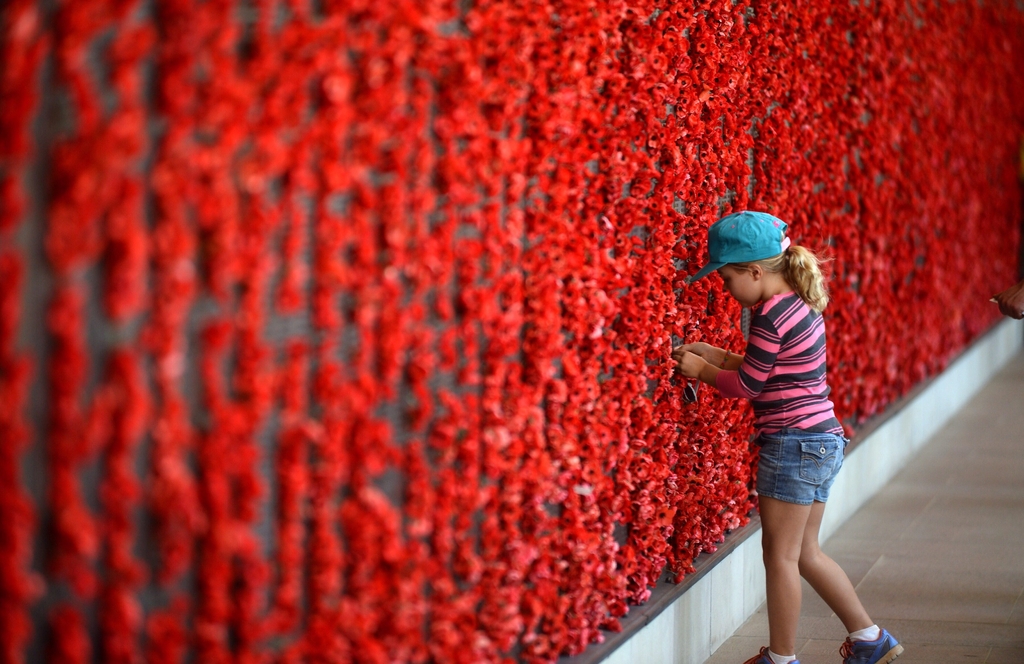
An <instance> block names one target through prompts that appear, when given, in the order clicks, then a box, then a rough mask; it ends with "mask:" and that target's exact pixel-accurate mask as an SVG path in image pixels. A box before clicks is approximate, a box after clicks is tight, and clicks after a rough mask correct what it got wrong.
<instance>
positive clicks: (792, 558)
mask: <svg viewBox="0 0 1024 664" xmlns="http://www.w3.org/2000/svg"><path fill="white" fill-rule="evenodd" d="M758 500H759V503H760V512H761V549H762V551H763V553H764V571H765V577H766V580H767V593H768V635H769V636H768V647H769V648H771V650H772V652H774V653H777V654H779V655H793V654H796V627H797V623H798V622H799V621H800V600H801V594H802V589H801V587H800V567H799V561H800V560H801V547H802V544H803V540H804V531H805V530H806V526H807V521H808V517H809V516H810V514H811V507H812V506H811V505H796V504H794V503H787V502H784V501H781V500H777V499H775V498H768V497H766V496H760V497H759V498H758ZM869 624H870V623H869Z"/></svg>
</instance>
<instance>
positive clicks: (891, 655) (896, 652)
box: [878, 643, 903, 664]
mask: <svg viewBox="0 0 1024 664" xmlns="http://www.w3.org/2000/svg"><path fill="white" fill-rule="evenodd" d="M902 654H903V646H901V645H900V644H898V643H897V644H896V646H895V647H894V648H893V649H892V650H890V651H889V652H887V653H885V657H883V658H882V659H880V660H878V664H889V662H891V661H893V660H894V659H896V658H897V657H899V656H900V655H902Z"/></svg>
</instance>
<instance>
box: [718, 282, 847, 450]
mask: <svg viewBox="0 0 1024 664" xmlns="http://www.w3.org/2000/svg"><path fill="white" fill-rule="evenodd" d="M752 313H753V316H752V317H751V321H750V336H749V340H748V341H747V352H746V357H745V358H744V359H743V364H741V365H740V367H739V369H737V370H736V371H720V372H719V373H718V378H717V379H716V381H715V387H717V388H718V391H719V392H720V393H721V394H722V396H724V397H729V398H741V397H742V398H747V399H750V400H751V404H752V405H753V407H754V417H755V420H754V426H755V428H756V429H757V431H758V433H774V432H776V431H779V430H780V429H802V430H804V431H814V432H825V431H827V432H830V433H837V434H840V435H842V433H843V427H842V425H841V424H839V420H837V419H836V417H835V413H834V411H833V405H832V402H831V401H830V400H829V398H828V395H829V391H830V389H829V386H828V383H827V382H826V380H825V323H824V321H823V319H822V317H821V314H820V313H818V312H816V311H814V310H813V309H811V308H810V307H809V306H807V303H806V302H804V301H803V300H802V299H800V296H798V295H797V294H796V293H783V294H781V295H775V296H774V297H771V298H769V299H768V300H766V301H765V302H762V303H761V304H760V305H759V306H758V307H755V309H754V310H753V312H752Z"/></svg>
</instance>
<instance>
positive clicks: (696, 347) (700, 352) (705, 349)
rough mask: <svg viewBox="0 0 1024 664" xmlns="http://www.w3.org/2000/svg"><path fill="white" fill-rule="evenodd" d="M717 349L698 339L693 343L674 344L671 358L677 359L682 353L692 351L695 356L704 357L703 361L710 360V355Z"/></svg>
mask: <svg viewBox="0 0 1024 664" xmlns="http://www.w3.org/2000/svg"><path fill="white" fill-rule="evenodd" d="M717 350H718V349H717V348H715V347H714V346H712V345H711V344H706V343H704V342H703V341H699V342H697V343H695V344H683V345H682V346H676V347H675V348H673V349H672V359H674V360H676V361H679V358H680V357H682V356H683V354H684V353H693V354H694V355H696V356H697V357H700V358H702V359H704V360H705V361H709V360H710V356H711V355H713V354H714V353H715V351H717Z"/></svg>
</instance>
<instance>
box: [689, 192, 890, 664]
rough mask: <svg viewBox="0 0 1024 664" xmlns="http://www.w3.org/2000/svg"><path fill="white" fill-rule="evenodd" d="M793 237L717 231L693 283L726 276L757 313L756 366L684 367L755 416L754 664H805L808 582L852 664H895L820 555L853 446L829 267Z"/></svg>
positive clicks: (696, 359) (765, 226)
mask: <svg viewBox="0 0 1024 664" xmlns="http://www.w3.org/2000/svg"><path fill="white" fill-rule="evenodd" d="M785 231H786V224H785V223H784V222H782V221H780V220H779V219H777V218H775V217H773V216H772V215H770V214H766V213H763V212H738V213H736V214H731V215H728V216H726V217H724V218H722V219H720V220H718V221H717V222H715V224H714V225H712V226H711V228H710V229H709V230H708V254H709V255H710V258H711V260H710V262H709V263H708V264H707V265H705V266H704V267H703V268H701V269H700V271H699V272H697V274H696V275H694V276H693V277H692V278H691V279H690V280H689V282H690V283H692V282H693V281H695V280H697V279H701V278H703V277H705V276H706V275H708V274H709V273H710V272H712V271H713V270H718V273H719V274H720V275H721V276H722V280H723V281H724V282H725V288H726V290H728V291H729V293H730V294H731V295H732V296H733V297H734V298H736V299H737V300H738V301H739V302H740V304H742V305H743V306H745V307H754V309H753V311H752V319H751V324H750V335H749V340H748V343H747V349H746V354H745V355H737V354H735V353H732V352H730V351H728V350H725V349H723V348H716V347H715V346H711V345H709V344H706V343H694V344H685V345H682V346H678V347H676V348H675V349H673V352H672V356H673V359H675V360H676V362H677V364H678V368H679V371H680V372H681V373H682V374H683V375H685V376H687V377H688V378H697V379H699V380H701V381H702V382H704V383H707V384H708V385H712V386H714V387H716V388H718V391H719V392H720V393H721V394H722V396H724V397H731V398H738V397H745V398H747V399H750V400H751V402H752V403H753V407H754V416H755V421H754V426H755V428H756V430H757V438H756V440H757V444H758V445H759V446H760V461H759V464H758V470H757V494H758V502H759V511H760V513H761V528H762V535H761V542H762V549H763V552H764V566H765V577H766V581H767V595H768V631H769V645H768V647H766V648H762V649H761V652H760V654H758V655H757V656H755V657H753V658H751V659H750V660H748V661H747V662H746V663H745V664H786V663H787V662H797V664H799V662H798V661H797V659H796V655H795V653H796V627H797V621H798V620H799V618H800V596H801V589H800V576H803V577H804V578H805V579H807V581H808V583H810V584H811V587H812V588H814V590H815V592H817V593H818V595H820V596H821V598H822V599H823V600H825V602H826V603H827V604H828V605H829V607H830V608H831V609H832V610H833V611H834V612H835V613H836V615H837V616H839V619H840V620H842V621H843V625H845V626H846V629H847V630H848V631H849V632H850V635H849V637H848V638H847V639H846V642H845V643H844V644H843V646H842V648H841V649H840V654H841V655H842V657H843V662H844V664H887V663H888V662H891V661H893V660H894V659H896V658H897V657H898V656H899V655H900V653H902V652H903V647H902V646H901V645H899V644H898V643H897V642H896V639H894V638H893V637H892V635H891V634H889V633H888V632H886V631H885V630H884V629H879V628H878V626H877V625H875V624H874V623H873V622H872V620H871V618H870V617H868V614H867V612H866V611H865V610H864V607H863V606H862V605H861V603H860V599H859V598H858V597H857V593H856V591H855V590H854V588H853V584H851V583H850V580H849V578H847V576H846V573H845V572H843V570H842V569H841V568H840V567H839V565H837V564H836V563H835V561H833V560H832V559H831V558H829V557H828V556H827V555H825V554H824V553H823V552H822V550H821V548H820V546H819V545H818V529H819V527H820V526H821V517H822V514H823V513H824V511H825V501H826V500H827V499H828V493H829V489H830V488H831V486H832V482H833V481H834V480H835V477H836V473H837V472H838V471H839V467H840V466H842V464H843V450H844V448H845V447H846V443H848V442H849V441H848V440H847V439H846V438H844V437H843V428H842V426H841V425H840V424H839V421H838V420H836V417H835V415H834V414H833V411H832V402H831V401H829V399H828V394H829V387H828V385H827V383H826V382H825V326H824V323H823V321H822V317H821V311H822V310H823V309H824V308H825V305H826V304H828V293H827V292H826V290H825V284H824V280H823V279H822V275H821V271H820V269H819V266H818V263H819V262H818V259H817V257H816V256H815V255H814V254H813V253H811V252H810V251H808V250H807V249H804V248H803V247H798V246H790V242H789V239H788V238H786V237H785Z"/></svg>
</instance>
